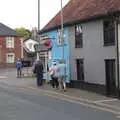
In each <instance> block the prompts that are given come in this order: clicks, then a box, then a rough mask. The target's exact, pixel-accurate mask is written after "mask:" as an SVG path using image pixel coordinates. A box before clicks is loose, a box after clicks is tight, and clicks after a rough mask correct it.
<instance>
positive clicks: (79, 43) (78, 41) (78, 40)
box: [75, 25, 83, 48]
mask: <svg viewBox="0 0 120 120" xmlns="http://www.w3.org/2000/svg"><path fill="white" fill-rule="evenodd" d="M82 47H83V31H82V26H81V25H76V26H75V48H82Z"/></svg>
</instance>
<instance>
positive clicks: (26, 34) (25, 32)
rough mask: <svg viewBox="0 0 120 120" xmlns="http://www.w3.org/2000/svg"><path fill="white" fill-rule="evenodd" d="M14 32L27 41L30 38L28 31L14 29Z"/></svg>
mask: <svg viewBox="0 0 120 120" xmlns="http://www.w3.org/2000/svg"><path fill="white" fill-rule="evenodd" d="M15 30H16V32H18V33H20V34H22V35H23V37H24V39H29V38H30V37H31V32H30V30H28V29H25V28H23V27H21V28H16V29H15Z"/></svg>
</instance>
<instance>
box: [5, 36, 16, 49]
mask: <svg viewBox="0 0 120 120" xmlns="http://www.w3.org/2000/svg"><path fill="white" fill-rule="evenodd" d="M6 48H14V37H6Z"/></svg>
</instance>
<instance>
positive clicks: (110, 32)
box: [103, 20, 115, 46]
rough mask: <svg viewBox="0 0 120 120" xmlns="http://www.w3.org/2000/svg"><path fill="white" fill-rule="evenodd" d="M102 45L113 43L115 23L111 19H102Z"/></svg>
mask: <svg viewBox="0 0 120 120" xmlns="http://www.w3.org/2000/svg"><path fill="white" fill-rule="evenodd" d="M103 24H104V27H103V28H104V45H105V46H110V45H115V25H114V21H113V20H107V21H104V23H103Z"/></svg>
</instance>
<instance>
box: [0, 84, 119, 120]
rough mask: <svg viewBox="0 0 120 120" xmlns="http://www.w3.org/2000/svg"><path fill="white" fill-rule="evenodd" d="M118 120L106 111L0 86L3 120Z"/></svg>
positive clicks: (31, 91) (35, 92)
mask: <svg viewBox="0 0 120 120" xmlns="http://www.w3.org/2000/svg"><path fill="white" fill-rule="evenodd" d="M38 89H39V88H38ZM118 119H119V116H118V115H116V114H113V113H110V112H106V111H104V109H103V110H100V109H97V108H94V107H89V106H87V105H84V104H82V103H79V102H70V101H69V100H64V99H63V100H62V99H59V98H54V97H51V96H49V95H46V94H44V93H42V92H39V91H34V90H30V89H25V88H24V89H22V88H19V87H15V86H9V85H6V84H0V120H118Z"/></svg>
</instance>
